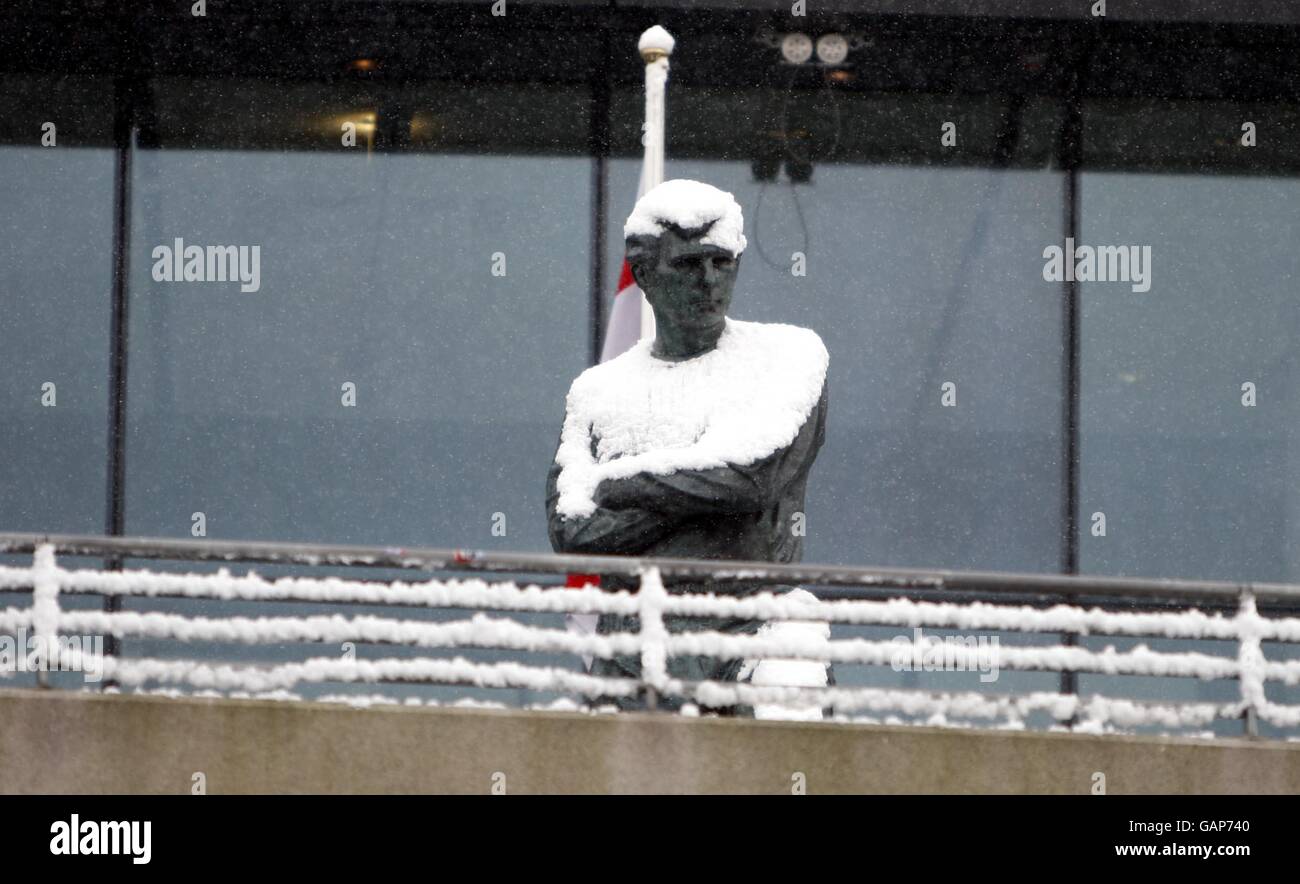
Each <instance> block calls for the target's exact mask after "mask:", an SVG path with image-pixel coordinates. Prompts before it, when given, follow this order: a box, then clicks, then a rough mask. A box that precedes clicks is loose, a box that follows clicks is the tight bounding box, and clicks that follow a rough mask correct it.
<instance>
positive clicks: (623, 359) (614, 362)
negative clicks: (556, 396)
mask: <svg viewBox="0 0 1300 884" xmlns="http://www.w3.org/2000/svg"><path fill="white" fill-rule="evenodd" d="M650 343H651V342H650V340H648V339H647V340H642V341H638V342H637V343H635V344H633V345H632V346H631V347H629V348H628V349H626V350H624V351H623V352H622V353H620V354H618V355H617V356H615V357H614V358H613V359H610V360H608V361H606V362H600V363H597V364H596V365H592V366H590V367H588V368H586V369H584V370H583V371H582V373H581V374H579V375H578V376H577V377H576V378H574V379H573V383H572V384H570V385H569V393H570V394H573V393H575V392H579V391H583V390H593V389H597V388H600V387H606V386H609V385H612V384H618V383H619V379H620V378H621V377H623V376H624V375H626V374H627V373H629V372H632V373H635V372H637V371H639V370H643V368H644V366H645V364H646V362H647V360H649V359H650Z"/></svg>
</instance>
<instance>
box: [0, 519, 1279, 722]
mask: <svg viewBox="0 0 1300 884" xmlns="http://www.w3.org/2000/svg"><path fill="white" fill-rule="evenodd" d="M6 552H7V553H30V554H32V560H31V563H30V565H26V564H18V565H10V566H0V591H4V590H9V591H13V590H18V591H22V590H31V603H30V605H29V606H25V607H23V606H9V607H4V608H2V609H0V663H3V661H4V659H5V658H4V652H3V640H2V639H3V637H4V636H18V635H29V636H30V637H29V640H28V642H27V645H26V647H25V648H24V651H23V653H25V654H26V655H27V656H26V658H25V659H24V660H23V661H22V663H21V665H25V666H27V667H28V668H31V669H33V670H35V671H42V672H44V671H49V670H67V669H71V670H81V671H85V670H86V669H87V667H88V666H90V665H92V664H93V665H94V666H95V667H97V668H98V672H99V675H100V677H101V678H102V680H103V681H104V682H105V683H110V684H115V685H118V686H120V687H121V688H126V689H134V690H159V689H162V690H174V689H182V688H183V689H186V690H197V691H217V692H223V693H239V694H244V695H254V696H280V697H286V698H287V697H292V696H298V695H297V694H295V693H294V691H298V690H302V689H303V688H304V687H306V686H318V687H319V686H325V685H331V684H353V685H359V684H368V685H384V684H391V683H422V684H432V685H460V686H472V687H477V688H515V689H526V690H532V691H540V692H555V693H559V694H566V695H574V696H583V697H587V698H598V697H604V698H610V697H626V696H634V695H637V694H645V695H647V697H648V698H649V699H651V701H652V702H653V701H654V700H656V699H662V698H668V697H671V698H674V699H679V700H682V701H685V702H686V703H687V704H688V706H687V708H688V709H689V708H691V707H695V708H699V707H705V708H716V707H724V706H731V705H736V704H743V705H749V706H753V707H755V709H756V710H757V711H758V714H759V715H760V717H778V718H780V717H801V718H810V717H816V718H820V717H821V716H822V714H823V713H822V710H831V711H832V713H833V715H834V716H835V717H837V718H848V719H862V718H863V717H864V716H874V717H875V718H874V720H889V718H890V717H891V716H901V717H907V718H910V719H912V720H920V721H923V722H932V723H965V724H976V725H979V724H984V725H996V726H1011V727H1023V726H1026V724H1027V723H1029V721H1030V719H1031V716H1036V715H1037V716H1039V717H1040V718H1043V719H1046V721H1048V722H1057V723H1058V724H1060V725H1067V724H1068V725H1069V726H1071V727H1074V728H1076V729H1085V730H1093V731H1101V730H1111V729H1128V728H1135V727H1157V728H1164V729H1172V730H1187V729H1196V728H1202V729H1204V728H1206V727H1208V726H1210V725H1211V724H1213V723H1214V722H1216V721H1222V720H1236V719H1241V720H1243V721H1244V722H1245V726H1246V730H1247V732H1248V733H1255V732H1256V730H1257V725H1258V723H1260V722H1264V723H1267V724H1268V725H1270V726H1272V727H1273V728H1276V729H1279V730H1280V731H1282V732H1283V733H1284V734H1285V732H1287V731H1291V730H1294V729H1297V728H1300V705H1294V704H1287V703H1283V702H1279V701H1277V699H1276V698H1275V697H1274V698H1271V697H1270V696H1269V692H1267V691H1266V686H1268V685H1269V684H1270V683H1273V684H1274V685H1276V686H1277V687H1276V689H1275V690H1274V691H1273V693H1274V694H1276V693H1278V692H1279V691H1285V689H1287V688H1292V687H1295V686H1296V685H1300V659H1287V658H1285V657H1280V658H1275V659H1270V658H1269V657H1267V656H1266V655H1265V653H1264V643H1266V642H1267V643H1275V644H1276V646H1277V647H1278V648H1279V649H1283V650H1285V646H1287V645H1296V644H1300V618H1297V617H1296V616H1295V614H1296V611H1297V609H1298V608H1300V587H1296V586H1291V585H1286V584H1234V583H1226V582H1214V581H1173V580H1137V579H1131V578H1087V577H1070V576H1062V575H1027V574H999V573H989V572H942V571H906V570H901V569H864V568H839V567H814V566H805V565H772V564H766V563H743V562H728V563H721V562H703V561H688V560H671V559H658V560H651V559H645V560H637V559H630V558H612V557H591V556H540V555H525V554H509V553H491V554H489V553H467V552H464V551H456V550H406V549H392V548H356V547H327V546H315V545H288V544H266V543H230V542H222V541H185V540H161V539H147V538H104V537H72V536H37V535H15V534H0V553H6ZM70 555H76V556H96V557H108V558H109V563H108V567H107V568H102V569H101V568H92V569H87V568H65V567H63V566H62V564H61V562H60V560H59V557H61V556H70ZM125 558H133V559H134V558H142V559H155V560H159V559H181V560H194V561H222V562H264V563H274V564H278V565H288V564H292V565H303V566H321V565H332V566H342V565H346V566H351V567H361V566H366V567H383V568H402V569H415V570H421V571H424V570H439V571H449V572H470V573H461V574H454V573H453V574H452V575H444V576H440V577H439V578H436V579H427V580H411V581H403V580H399V581H392V582H376V581H373V580H362V579H352V578H350V577H349V578H344V577H337V576H316V577H304V576H289V577H281V578H277V579H270V578H267V577H263V576H261V575H258V574H256V573H252V572H249V573H246V574H232V573H229V572H228V571H227V570H225V569H224V568H223V569H222V570H220V571H218V572H217V573H202V574H199V573H173V572H160V571H150V570H137V569H126V570H123V569H121V560H122V559H125ZM493 573H495V574H498V575H501V574H520V573H534V574H541V575H549V576H553V577H554V578H556V579H555V582H553V583H552V584H551V585H543V583H542V582H535V583H525V584H521V583H518V582H515V581H513V580H502V579H496V580H487V579H484V576H480V575H485V576H491V575H492V574H493ZM574 574H577V575H618V576H620V577H623V578H635V580H636V581H639V583H638V584H637V585H639V590H638V591H637V592H627V591H622V592H612V591H608V590H602V589H599V588H596V587H595V586H593V585H586V586H583V587H580V588H569V587H566V586H565V585H564V583H563V582H561V581H560V580H559V579H558V578H562V577H565V576H569V575H574ZM701 579H707V580H710V581H713V582H715V583H717V584H719V585H722V586H726V585H729V584H730V585H736V586H744V587H746V588H747V589H750V590H753V589H755V588H756V587H762V586H764V585H767V586H771V585H784V586H799V585H801V584H803V585H812V586H814V587H819V589H818V595H821V596H822V597H821V598H818V597H817V595H814V594H813V593H810V592H807V591H796V592H792V593H789V594H783V595H782V594H773V593H772V592H767V591H763V590H762V589H761V588H760V589H758V591H756V592H752V593H751V594H746V595H724V594H718V595H698V594H678V593H673V592H670V591H669V589H668V587H669V586H671V585H672V584H673V583H674V582H677V581H684V580H701ZM568 582H569V583H575V582H576V583H582V582H584V581H582V580H577V581H574V580H569V581H568ZM666 584H667V586H666ZM70 596H104V597H106V598H111V599H113V600H114V601H113V602H112V603H110V604H106V605H104V606H103V609H86V608H85V607H84V605H69V604H65V603H64V599H65V598H67V597H70ZM127 598H129V599H134V600H137V601H141V602H143V601H146V600H149V599H163V598H168V599H189V600H207V601H212V602H244V603H283V602H303V603H315V604H316V605H329V606H338V605H353V606H367V607H382V608H383V609H384V611H385V615H384V616H378V615H375V614H370V613H358V614H356V615H353V616H343V615H341V614H337V613H331V614H321V613H295V614H284V613H271V612H270V608H272V607H274V606H268V612H267V613H265V614H260V615H259V616H228V615H225V614H223V615H221V616H194V615H190V614H182V613H175V612H171V611H159V610H121V609H120V608H121V605H120V600H121V599H127ZM413 608H419V609H461V610H467V611H474V612H476V613H474V614H473V615H472V616H469V617H467V618H463V619H456V620H450V621H440V622H438V621H429V620H427V619H420V618H418V617H415V616H413V614H412V611H411V609H413ZM485 612H491V613H485ZM519 613H532V614H552V615H555V614H561V613H585V614H619V615H636V616H638V617H639V618H640V624H641V628H640V631H639V632H637V633H619V634H611V635H585V634H579V633H574V632H569V631H566V630H565V629H563V628H562V627H560V624H559V623H558V618H556V620H557V622H556V624H555V625H554V626H544V625H536V624H531V623H522V622H518V621H517V620H515V619H511V618H510V616H509V615H510V614H519ZM670 617H710V618H712V617H725V618H738V619H744V620H760V621H765V622H766V623H767V624H768V625H767V626H765V627H764V628H763V629H762V630H760V631H759V632H758V633H757V634H752V635H743V634H742V635H738V634H724V633H720V632H712V631H701V632H686V633H678V634H674V633H671V632H670V631H669V630H668V629H667V628H666V625H665V618H670ZM833 625H838V626H840V627H861V626H876V627H893V628H905V629H909V630H922V629H937V630H960V631H965V632H978V633H981V634H991V633H1024V634H1047V635H1057V634H1060V635H1068V636H1072V637H1076V638H1077V637H1080V636H1107V637H1117V638H1124V639H1127V638H1135V637H1136V638H1155V639H1180V640H1187V639H1196V640H1209V641H1216V642H1229V643H1232V644H1231V653H1228V654H1214V653H1205V652H1203V651H1200V650H1155V649H1152V648H1150V647H1147V646H1146V645H1137V646H1135V647H1132V648H1129V649H1127V650H1117V649H1115V648H1114V647H1109V646H1108V647H1105V648H1100V649H1091V648H1087V647H1083V646H1081V645H1080V644H1077V643H1067V642H1058V643H1055V644H1052V645H1049V646H1037V645H1024V646H1021V645H1010V646H1008V645H1001V644H998V643H997V642H996V641H994V642H993V643H991V645H990V644H986V643H982V642H973V641H972V642H967V643H962V642H956V643H954V644H946V645H944V646H943V647H942V657H943V659H942V662H943V663H945V664H946V665H948V666H950V667H951V669H953V670H956V671H961V672H975V671H979V672H983V671H984V670H985V667H988V666H990V665H991V666H992V669H993V672H994V674H995V675H996V673H997V672H998V671H1002V670H1006V671H1013V672H1014V671H1023V672H1048V673H1085V674H1087V673H1096V674H1103V675H1123V676H1149V677H1157V678H1165V679H1170V678H1188V679H1198V680H1200V681H1204V682H1208V681H1219V680H1227V681H1235V682H1236V683H1237V687H1238V690H1237V691H1236V692H1235V693H1234V695H1233V697H1232V698H1231V699H1230V700H1223V701H1220V702H1207V701H1203V700H1201V701H1195V702H1193V701H1175V700H1161V701H1152V700H1149V699H1148V700H1141V699H1136V698H1132V697H1116V696H1100V695H1088V696H1081V695H1077V694H1074V693H1062V692H1060V691H1054V690H1050V691H1026V692H1021V693H1018V694H1012V693H994V692H988V691H984V690H966V691H934V690H919V689H906V688H894V687H889V688H886V687H869V686H863V685H855V686H849V685H844V684H841V685H838V686H826V685H825V684H824V679H823V678H819V677H818V676H819V675H820V674H822V673H824V672H825V666H826V664H837V665H840V666H846V665H850V664H851V665H858V666H873V667H882V666H894V667H895V668H898V667H897V665H896V664H897V663H898V662H899V659H900V655H903V656H904V658H905V662H906V661H907V660H910V658H912V657H913V656H914V655H917V654H918V653H923V652H924V651H923V650H918V644H919V642H920V639H919V634H918V639H917V642H916V643H910V644H909V643H906V642H904V643H900V641H899V638H898V637H895V638H894V639H892V640H888V641H882V640H874V639H869V638H863V637H840V638H832V637H831V636H832V634H833V633H832V630H831V629H830V628H829V627H830V626H833ZM841 631H843V630H842V629H841ZM91 636H97V637H113V638H115V639H118V640H122V639H154V640H166V641H173V642H179V643H182V644H183V645H184V646H199V645H202V644H205V643H206V644H216V645H220V644H226V645H229V644H236V645H248V646H256V645H262V646H284V645H301V646H303V647H308V648H310V647H312V646H322V645H325V646H328V645H336V646H342V645H345V644H347V643H352V644H353V645H355V644H367V645H374V646H378V647H380V648H383V647H385V646H402V647H403V648H404V650H406V651H407V654H406V655H404V656H398V655H395V654H394V652H389V655H388V656H379V657H372V658H360V657H357V656H355V655H351V656H344V657H340V656H339V655H338V654H334V655H330V656H325V655H321V656H312V657H308V658H306V659H302V660H293V661H290V662H275V663H265V662H258V663H250V662H239V661H229V660H205V659H199V658H198V656H197V655H188V656H184V657H162V656H154V657H132V656H126V655H120V654H107V655H101V657H100V658H99V659H96V660H91V659H89V653H90V651H89V647H90V646H89V645H88V644H87V643H84V642H78V641H73V640H72V639H73V638H74V637H91ZM435 649H436V650H439V651H454V650H459V649H495V650H497V651H507V652H531V653H535V654H536V653H541V654H548V655H564V656H563V657H560V658H559V660H560V661H561V663H558V664H557V663H535V662H518V661H513V660H509V661H507V660H497V661H488V662H484V661H481V660H478V661H475V660H469V659H465V658H464V657H460V656H457V657H450V658H449V657H446V656H432V655H431V653H430V652H432V651H434V650H435ZM924 650H928V651H934V650H935V646H927V648H926V649H924ZM412 653H413V654H414V655H413V656H412V655H411V654H412ZM697 654H698V655H706V656H711V657H718V658H723V659H743V660H745V661H746V667H745V670H744V671H745V672H746V673H747V680H744V681H740V682H718V681H685V680H682V679H679V678H674V677H672V675H671V673H670V667H669V665H668V661H669V660H670V659H671V658H673V657H677V656H682V655H697ZM584 655H585V656H594V657H602V658H607V657H611V656H614V655H639V657H640V659H641V661H642V667H641V668H642V672H641V676H640V678H639V679H633V678H608V677H598V676H593V675H588V674H587V673H586V672H584V671H582V668H581V667H580V665H579V664H578V663H577V658H578V657H581V656H584ZM42 657H43V661H42ZM42 662H43V663H44V666H43V667H42V665H41V664H42ZM564 662H568V663H569V664H570V665H567V666H566V665H562V664H563V663H564ZM4 668H5V667H3V666H0V670H2V669H4ZM10 668H11V669H12V668H20V667H10ZM0 674H5V673H2V672H0ZM1293 693H1294V692H1293Z"/></svg>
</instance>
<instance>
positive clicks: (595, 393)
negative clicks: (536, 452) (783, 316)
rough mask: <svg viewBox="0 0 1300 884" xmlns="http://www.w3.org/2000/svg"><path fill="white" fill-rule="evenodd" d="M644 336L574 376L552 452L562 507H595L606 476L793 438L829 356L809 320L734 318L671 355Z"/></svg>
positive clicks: (701, 463) (763, 450)
mask: <svg viewBox="0 0 1300 884" xmlns="http://www.w3.org/2000/svg"><path fill="white" fill-rule="evenodd" d="M651 343H652V342H651V341H650V340H649V339H646V340H642V341H640V342H639V343H637V344H636V345H635V346H633V347H632V348H631V349H630V350H627V351H626V352H624V353H622V354H621V355H619V356H617V357H615V358H614V359H611V360H609V361H608V362H603V363H601V364H600V365H595V366H592V367H591V368H589V369H587V370H586V371H584V372H583V373H582V374H580V375H578V377H577V378H576V379H575V380H574V382H573V385H572V386H571V387H570V388H569V395H568V398H567V400H566V402H565V417H564V429H563V430H562V432H561V434H560V447H559V451H558V453H557V454H556V462H557V463H558V464H559V465H560V475H559V478H558V480H557V483H556V487H557V490H558V491H559V495H560V497H559V501H558V503H557V506H556V509H557V511H558V512H559V513H560V515H561V516H564V517H566V518H577V517H582V516H589V515H591V514H592V513H593V512H594V511H595V510H596V503H595V501H594V500H593V499H592V497H593V495H594V494H595V491H596V486H597V485H599V484H600V483H601V481H602V480H604V479H621V478H625V477H627V476H632V475H635V474H637V473H653V474H656V475H666V474H668V473H674V472H677V471H679V470H706V469H713V468H716V467H723V466H727V465H729V464H731V465H736V466H745V465H748V464H752V463H755V462H756V461H759V460H762V459H763V458H765V457H767V456H768V455H770V454H772V453H774V452H776V451H778V450H780V449H782V448H785V447H786V446H788V445H790V443H792V442H793V441H794V439H795V437H796V436H797V435H798V434H799V430H800V429H801V428H802V427H803V425H804V423H805V422H806V421H807V420H808V417H809V415H811V414H812V412H813V409H814V408H816V406H817V401H818V400H819V399H820V398H821V393H822V388H823V386H824V385H825V382H826V368H827V365H828V364H829V361H830V357H829V355H828V354H827V352H826V346H825V345H824V344H823V343H822V340H821V338H820V337H818V335H817V333H816V332H814V331H813V330H812V329H807V328H800V327H799V326H794V325H782V324H776V323H762V322H743V321H741V320H736V319H728V320H727V324H726V328H725V329H724V330H723V332H722V335H721V336H720V337H719V338H718V345H717V347H716V348H715V349H713V350H710V351H709V352H708V353H705V354H704V355H702V356H697V357H695V358H694V359H688V360H685V361H683V362H668V361H665V360H662V359H657V358H655V357H654V356H652V355H650V346H651Z"/></svg>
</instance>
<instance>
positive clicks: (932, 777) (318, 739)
mask: <svg viewBox="0 0 1300 884" xmlns="http://www.w3.org/2000/svg"><path fill="white" fill-rule="evenodd" d="M1095 771H1101V772H1103V773H1105V775H1106V789H1107V792H1108V793H1109V794H1125V793H1179V794H1213V793H1292V794H1295V793H1300V744H1296V743H1277V742H1253V741H1247V740H1219V741H1201V740H1190V739H1171V738H1147V737H1098V736H1087V735H1074V734H1044V733H1034V732H1012V731H980V730H954V729H946V728H921V727H874V726H860V725H840V724H827V723H801V722H753V721H737V720H730V719H683V718H677V717H659V716H654V715H621V716H610V715H599V716H591V715H583V714H577V713H551V712H522V711H497V710H473V709H438V708H418V707H410V708H407V707H380V708H372V709H351V708H348V707H343V706H337V705H333V704H322V703H283V702H275V701H261V700H215V699H170V698H164V697H138V696H128V695H107V696H106V695H102V694H91V693H84V694H83V693H73V692H61V691H36V690H3V691H0V792H4V793H70V794H96V793H173V794H177V793H188V792H189V791H190V786H191V782H192V778H193V775H194V774H195V773H196V772H202V773H203V774H204V776H205V777H206V782H207V790H208V792H209V793H210V794H220V793H388V792H411V793H460V794H487V793H489V792H490V791H491V788H492V784H493V778H494V775H496V774H504V779H505V788H506V791H507V792H508V793H510V794H526V793H627V792H635V793H770V794H789V793H790V791H791V784H792V777H793V776H794V774H795V772H801V773H803V775H804V777H805V780H806V783H807V791H808V792H809V793H810V794H817V793H954V794H956V793H999V794H1012V793H1065V794H1069V793H1074V794H1087V793H1088V792H1089V791H1090V789H1091V786H1092V776H1093V773H1094V772H1095ZM497 779H498V780H499V779H500V777H497Z"/></svg>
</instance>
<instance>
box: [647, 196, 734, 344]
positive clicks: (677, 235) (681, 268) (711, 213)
mask: <svg viewBox="0 0 1300 884" xmlns="http://www.w3.org/2000/svg"><path fill="white" fill-rule="evenodd" d="M744 228H745V219H744V216H743V215H742V214H741V211H740V204H739V203H737V202H736V200H735V198H734V197H733V196H732V195H731V194H729V193H727V192H726V191H725V190H719V189H718V188H716V187H713V186H712V185H709V184H704V183H703V182H700V181H690V180H686V179H675V180H673V181H665V182H664V183H663V184H660V185H659V186H658V187H655V188H654V189H652V190H651V191H650V192H649V193H647V194H646V195H645V196H643V197H641V199H639V200H637V203H636V207H635V208H634V209H633V210H632V214H631V215H629V216H628V219H627V223H626V224H625V225H623V237H624V239H625V241H626V244H627V262H628V265H629V267H630V268H631V270H632V276H633V278H635V279H636V282H637V285H639V286H640V287H641V291H643V292H645V296H646V300H647V301H649V303H650V306H651V307H652V308H654V312H655V318H656V320H657V321H658V322H660V323H667V324H668V325H671V326H674V327H676V328H680V329H682V330H683V331H685V330H688V329H689V330H694V331H697V332H700V333H704V334H709V333H710V332H713V333H714V334H711V335H709V336H710V337H716V333H717V332H720V330H721V328H722V327H723V325H724V324H725V321H726V312H727V308H728V307H729V306H730V304H731V293H732V290H733V288H734V287H735V284H736V273H737V271H738V270H739V269H740V255H741V253H742V252H743V251H745V245H746V243H745V234H744Z"/></svg>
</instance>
